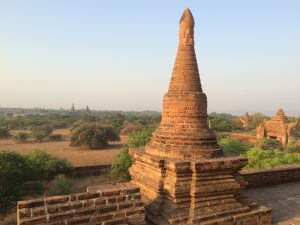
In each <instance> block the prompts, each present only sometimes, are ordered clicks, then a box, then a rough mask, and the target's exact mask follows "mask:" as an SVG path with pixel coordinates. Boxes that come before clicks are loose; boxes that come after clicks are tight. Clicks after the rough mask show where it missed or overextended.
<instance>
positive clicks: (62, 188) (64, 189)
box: [50, 174, 74, 195]
mask: <svg viewBox="0 0 300 225" xmlns="http://www.w3.org/2000/svg"><path fill="white" fill-rule="evenodd" d="M73 185H74V184H73V182H72V180H70V179H68V178H66V176H65V175H63V174H61V175H58V176H56V177H55V178H54V180H52V181H51V183H50V193H51V194H53V195H67V194H70V193H72V191H73Z"/></svg>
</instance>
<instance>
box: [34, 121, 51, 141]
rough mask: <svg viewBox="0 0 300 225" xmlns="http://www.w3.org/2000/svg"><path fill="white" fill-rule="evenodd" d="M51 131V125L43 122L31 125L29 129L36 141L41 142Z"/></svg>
mask: <svg viewBox="0 0 300 225" xmlns="http://www.w3.org/2000/svg"><path fill="white" fill-rule="evenodd" d="M52 131H53V129H52V127H51V126H49V125H47V124H44V125H41V126H36V127H33V128H32V130H31V134H32V136H33V137H34V138H35V140H36V141H38V142H41V141H43V139H44V138H46V137H48V135H49V134H51V133H52Z"/></svg>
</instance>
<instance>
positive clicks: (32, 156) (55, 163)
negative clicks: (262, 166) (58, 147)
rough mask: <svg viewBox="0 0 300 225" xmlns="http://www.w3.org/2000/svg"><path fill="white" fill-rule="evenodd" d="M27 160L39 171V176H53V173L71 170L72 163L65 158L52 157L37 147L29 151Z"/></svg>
mask: <svg viewBox="0 0 300 225" xmlns="http://www.w3.org/2000/svg"><path fill="white" fill-rule="evenodd" d="M28 160H29V161H30V164H31V165H32V166H34V167H35V168H36V170H37V171H38V172H39V174H40V176H41V178H53V177H54V176H55V175H58V174H62V173H68V172H70V171H71V170H72V165H71V164H70V163H69V162H68V161H67V160H66V159H60V158H57V157H54V156H52V155H49V154H48V153H47V152H45V151H42V150H39V149H35V150H32V151H30V152H29V154H28Z"/></svg>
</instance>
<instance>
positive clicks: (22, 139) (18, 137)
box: [13, 132, 29, 143]
mask: <svg viewBox="0 0 300 225" xmlns="http://www.w3.org/2000/svg"><path fill="white" fill-rule="evenodd" d="M28 138H29V134H27V133H26V132H19V133H17V134H15V135H14V136H13V140H15V141H16V142H17V143H26V142H27V139H28Z"/></svg>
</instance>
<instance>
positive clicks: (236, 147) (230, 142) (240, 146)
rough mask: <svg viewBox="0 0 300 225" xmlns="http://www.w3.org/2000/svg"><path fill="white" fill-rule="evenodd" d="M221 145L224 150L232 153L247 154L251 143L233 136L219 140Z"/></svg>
mask: <svg viewBox="0 0 300 225" xmlns="http://www.w3.org/2000/svg"><path fill="white" fill-rule="evenodd" d="M219 145H220V146H221V147H222V148H223V150H224V152H227V153H232V154H239V155H242V154H245V153H246V152H247V151H248V150H249V148H250V145H249V144H248V143H247V142H245V141H238V140H235V139H232V138H229V137H227V138H223V139H221V140H220V141H219Z"/></svg>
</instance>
